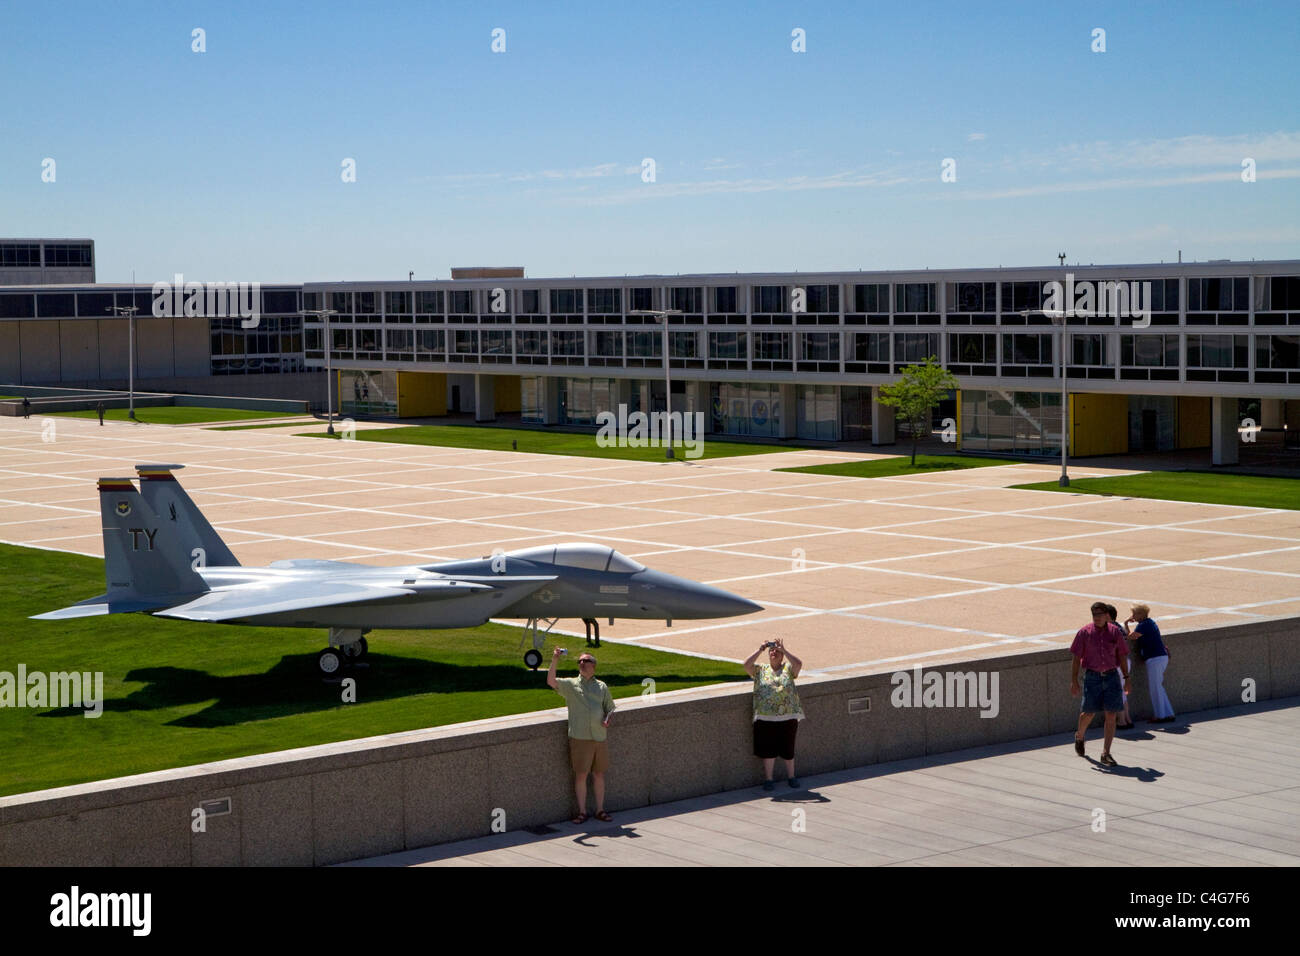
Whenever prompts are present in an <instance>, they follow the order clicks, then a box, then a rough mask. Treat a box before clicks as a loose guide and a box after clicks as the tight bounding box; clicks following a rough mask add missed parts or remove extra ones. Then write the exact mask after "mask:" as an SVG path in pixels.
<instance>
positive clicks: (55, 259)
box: [0, 242, 94, 269]
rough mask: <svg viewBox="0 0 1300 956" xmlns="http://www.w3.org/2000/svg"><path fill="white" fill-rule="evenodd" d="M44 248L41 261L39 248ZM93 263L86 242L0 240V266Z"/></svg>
mask: <svg viewBox="0 0 1300 956" xmlns="http://www.w3.org/2000/svg"><path fill="white" fill-rule="evenodd" d="M42 245H43V246H44V249H45V257H44V261H43V262H42V258H41V249H42ZM93 264H94V251H93V247H92V246H91V244H90V243H88V242H47V243H44V244H42V243H39V242H0V267H5V266H8V267H11V268H28V269H39V268H41V267H42V266H44V267H45V268H47V269H53V268H65V269H66V268H79V267H84V268H89V267H90V266H91V265H93Z"/></svg>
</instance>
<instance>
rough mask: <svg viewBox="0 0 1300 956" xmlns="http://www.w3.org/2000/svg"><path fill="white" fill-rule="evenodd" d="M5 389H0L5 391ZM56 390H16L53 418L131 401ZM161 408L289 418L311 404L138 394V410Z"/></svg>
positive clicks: (10, 409) (2, 410)
mask: <svg viewBox="0 0 1300 956" xmlns="http://www.w3.org/2000/svg"><path fill="white" fill-rule="evenodd" d="M3 387H4V386H0V388H3ZM53 391H54V390H52V389H47V390H36V389H31V388H23V389H21V390H20V389H15V390H14V392H13V394H15V395H24V394H25V395H27V396H28V398H29V399H31V405H32V407H31V413H32V414H33V415H49V414H52V413H54V412H80V411H94V410H95V409H96V408H97V407H98V405H99V403H100V402H103V403H104V408H106V409H107V408H128V407H130V405H131V399H130V398H129V397H128V396H127V395H126V394H124V393H122V392H80V391H78V392H72V391H70V390H69V391H65V392H62V393H60V394H51V392H53ZM161 405H178V406H186V407H193V408H242V409H252V410H255V411H266V412H284V414H285V415H306V414H307V413H308V403H307V402H305V401H297V400H294V399H289V398H243V397H234V396H226V395H157V394H154V393H151V392H145V393H141V392H137V393H136V395H135V407H136V408H157V407H158V406H161ZM22 413H23V403H22V400H21V399H19V400H18V401H14V400H12V399H9V400H6V401H3V402H0V415H11V416H13V415H21V414H22Z"/></svg>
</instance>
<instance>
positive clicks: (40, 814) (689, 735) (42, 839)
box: [0, 618, 1300, 866]
mask: <svg viewBox="0 0 1300 956" xmlns="http://www.w3.org/2000/svg"><path fill="white" fill-rule="evenodd" d="M1170 644H1171V650H1172V652H1173V656H1172V660H1171V662H1170V665H1169V670H1168V673H1167V675H1166V680H1165V686H1166V689H1167V690H1168V691H1169V695H1170V697H1171V699H1172V700H1173V703H1174V706H1175V708H1177V710H1178V712H1179V714H1180V715H1186V714H1188V713H1190V712H1193V711H1198V710H1207V709H1211V708H1215V707H1223V706H1228V705H1235V704H1240V703H1242V694H1243V681H1246V680H1249V681H1253V682H1254V686H1255V696H1256V699H1258V700H1266V699H1269V698H1275V697H1287V696H1294V695H1297V694H1300V619H1296V618H1291V619H1275V620H1271V621H1263V622H1252V623H1250V624H1243V625H1236V626H1233V627H1220V628H1214V629H1211V630H1205V631H1198V632H1192V633H1188V634H1178V635H1175V636H1174V637H1172V638H1171V640H1170ZM930 671H939V672H948V671H987V672H990V673H991V672H997V673H998V675H999V692H1000V693H999V713H998V716H997V717H996V718H991V719H989V718H981V717H980V716H979V711H978V710H977V709H974V708H968V709H954V708H941V709H924V708H923V709H912V708H896V707H893V706H891V704H890V696H891V693H892V692H893V690H894V686H893V684H892V682H891V674H892V673H893V672H892V671H880V672H877V673H870V674H865V675H860V676H853V677H837V678H818V679H812V678H804V679H801V681H800V689H799V692H800V696H801V698H802V700H803V703H804V709H805V712H806V713H807V715H808V719H807V720H806V721H804V723H803V725H802V726H801V729H800V733H799V746H798V766H799V772H800V775H801V776H803V775H808V774H813V773H819V772H825V771H830V770H838V769H843V768H849V767H856V766H861V765H865V764H872V763H879V762H883V761H890V760H899V759H903V758H907V757H917V756H922V755H925V754H933V753H941V752H945V751H951V750H958V749H962V748H966V747H972V746H978V745H982V744H990V743H999V742H1006V741H1013V740H1021V739H1027V738H1033V737H1040V736H1044V735H1048V734H1053V733H1061V732H1066V731H1069V730H1072V729H1073V727H1074V723H1075V720H1076V716H1077V713H1078V700H1077V698H1073V697H1071V696H1070V693H1069V680H1070V656H1069V654H1068V652H1066V651H1064V650H1061V649H1057V650H1048V651H1039V652H1034V653H1029V654H1020V655H1015V656H1010V657H1001V658H993V659H988V660H984V661H968V662H964V663H960V664H953V665H949V666H947V667H944V666H931V667H927V668H926V669H925V672H926V673H928V672H930ZM558 699H559V698H558V697H557V701H558ZM868 700H869V702H870V703H869V709H864V707H865V706H866V705H865V704H864V702H865V701H868ZM1130 700H1131V706H1132V709H1133V712H1134V714H1135V715H1136V716H1139V717H1140V716H1143V715H1146V714H1149V713H1150V703H1149V698H1148V696H1147V691H1146V684H1145V674H1144V671H1143V668H1142V667H1141V666H1140V665H1139V666H1138V667H1136V668H1135V671H1134V682H1133V694H1132V696H1131V698H1130ZM750 707H751V695H750V693H749V690H748V685H740V686H732V687H723V688H710V689H703V690H693V691H683V692H679V693H674V694H665V695H661V696H660V697H659V699H658V700H656V701H653V702H650V701H647V700H645V699H634V700H629V701H623V702H621V703H620V707H619V710H618V711H617V712H616V714H615V716H614V721H613V727H612V729H611V733H610V750H611V761H612V766H611V769H610V772H609V778H608V782H609V792H608V797H607V803H608V805H609V807H610V808H611V809H612V810H614V811H616V812H617V811H618V810H623V809H629V808H632V807H639V806H644V805H647V804H655V803H664V802H667V801H672V800H677V799H681V798H684V797H691V796H698V795H702V794H708V793H715V792H718V791H722V790H730V789H735V788H739V787H745V786H752V785H755V784H757V783H758V781H759V777H760V774H759V766H758V761H757V760H756V759H754V758H753V757H752V756H751V755H750V743H751V739H750V713H751V711H750ZM778 763H779V762H778ZM223 797H229V798H230V799H231V812H230V813H229V814H228V815H225V816H213V817H209V818H208V819H207V829H206V832H203V833H195V832H193V831H192V827H191V814H192V811H193V810H194V809H195V808H196V807H198V806H199V803H200V801H206V800H213V799H219V798H223ZM497 809H499V810H503V811H504V812H505V824H506V827H507V829H510V830H515V829H519V828H522V827H529V826H535V825H538V824H544V823H553V822H556V821H559V820H563V819H566V818H567V817H569V816H570V815H571V814H572V812H573V805H572V796H571V786H570V777H569V771H568V752H567V740H566V733H565V722H564V719H563V717H562V716H560V715H558V714H557V713H555V712H547V713H541V714H533V715H526V716H522V717H512V718H500V719H497V720H491V721H479V722H477V723H475V724H462V725H458V726H454V727H446V728H440V729H433V730H427V731H413V732H409V733H404V734H392V735H388V736H386V737H377V738H370V739H367V740H357V741H348V742H345V743H340V744H331V745H327V746H321V747H311V748H304V749H302V750H297V751H287V752H283V753H276V754H266V755H262V756H257V757H248V758H240V759H237V760H227V761H221V762H219V763H214V764H210V765H206V766H199V767H188V768H182V769H178V770H170V771H163V772H159V773H152V774H144V775H140V776H137V777H128V778H121V779H118V780H110V781H103V782H100V783H93V784H86V785H83V786H78V787H65V788H61V789H59V790H48V791H42V792H39V793H34V794H27V795H23V796H17V797H5V798H0V865H6V866H16V865H21V866H30V865H93V866H108V865H117V866H125V865H151V866H152V865H174V866H185V865H210V864H229V865H286V864H300V865H312V864H316V865H320V864H329V863H337V862H341V861H345V860H352V859H358V858H362V857H369V856H374V855H377V854H381V853H389V852H395V851H399V850H403V849H413V848H417V847H421V846H428V845H431V844H434V843H441V842H446V841H450V840H458V839H464V838H467V837H474V836H483V835H486V834H488V833H490V832H491V824H492V819H493V811H494V810H497Z"/></svg>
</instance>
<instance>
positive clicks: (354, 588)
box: [154, 580, 488, 621]
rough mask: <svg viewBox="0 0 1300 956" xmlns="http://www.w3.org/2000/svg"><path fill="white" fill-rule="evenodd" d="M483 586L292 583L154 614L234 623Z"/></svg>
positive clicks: (222, 593) (229, 592) (236, 591)
mask: <svg viewBox="0 0 1300 956" xmlns="http://www.w3.org/2000/svg"><path fill="white" fill-rule="evenodd" d="M486 590H488V588H487V587H486V586H485V585H482V584H473V583H470V582H465V581H457V582H451V581H433V582H425V581H422V582H420V583H419V584H414V585H410V586H403V587H389V586H385V585H373V584H347V583H344V582H341V581H334V580H328V581H313V582H304V581H294V582H285V583H282V584H276V585H272V586H269V587H266V586H248V585H243V586H236V587H230V588H218V589H217V590H215V591H209V592H208V593H207V594H205V595H203V596H202V597H200V598H197V599H196V600H193V601H190V602H189V603H187V604H180V605H177V606H176V607H170V608H168V609H167V610H165V611H156V612H154V616H155V617H175V618H180V619H182V620H186V621H234V620H239V619H241V618H246V617H253V616H255V615H261V614H278V613H280V612H282V611H301V610H306V609H309V608H317V607H331V606H335V605H339V604H362V603H366V602H371V601H383V600H386V599H389V598H399V597H409V596H411V595H416V594H418V595H420V596H421V597H428V598H435V599H436V598H457V597H461V596H463V595H466V594H469V593H472V592H477V591H486Z"/></svg>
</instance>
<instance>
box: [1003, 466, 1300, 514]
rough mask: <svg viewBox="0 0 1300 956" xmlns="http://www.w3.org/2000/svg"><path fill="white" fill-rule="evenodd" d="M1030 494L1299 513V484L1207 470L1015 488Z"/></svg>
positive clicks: (1052, 482)
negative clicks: (1156, 500) (1070, 494)
mask: <svg viewBox="0 0 1300 956" xmlns="http://www.w3.org/2000/svg"><path fill="white" fill-rule="evenodd" d="M1012 487H1015V488H1022V489H1025V490H1027V491H1065V492H1074V493H1075V494H1090V495H1121V496H1124V497H1128V498H1160V499H1163V500H1165V501H1199V502H1203V503H1205V504H1211V505H1245V506H1248V507H1251V508H1288V509H1290V510H1292V511H1297V510H1300V481H1297V480H1296V479H1294V478H1265V477H1261V476H1258V475H1229V474H1222V473H1218V472H1206V471H1151V472H1145V473H1143V474H1140V475H1122V476H1120V477H1116V478H1071V479H1070V487H1068V488H1062V487H1060V486H1059V485H1058V484H1057V483H1056V481H1055V479H1053V480H1052V481H1042V482H1035V483H1034V484H1031V485H1013V486H1012Z"/></svg>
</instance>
